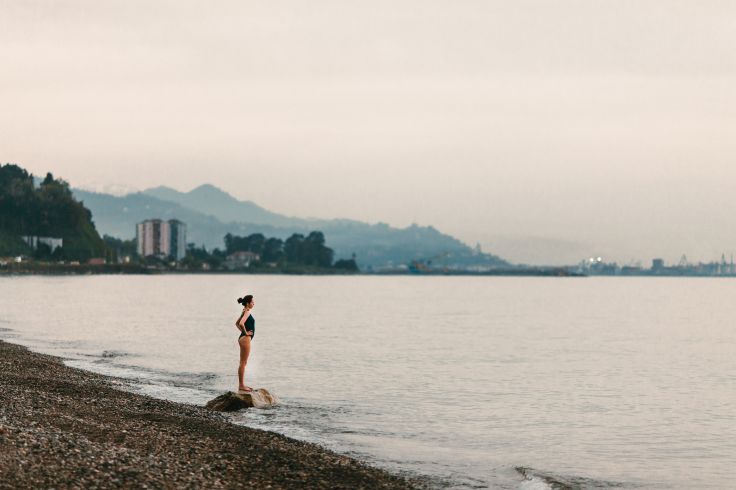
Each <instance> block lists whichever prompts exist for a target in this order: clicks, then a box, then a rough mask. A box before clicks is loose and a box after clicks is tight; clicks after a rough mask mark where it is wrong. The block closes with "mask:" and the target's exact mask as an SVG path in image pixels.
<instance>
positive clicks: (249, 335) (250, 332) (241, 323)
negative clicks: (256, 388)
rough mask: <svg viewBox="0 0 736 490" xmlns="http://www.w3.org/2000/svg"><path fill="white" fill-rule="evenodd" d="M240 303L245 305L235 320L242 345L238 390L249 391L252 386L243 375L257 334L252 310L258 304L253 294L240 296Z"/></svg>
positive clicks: (251, 389)
mask: <svg viewBox="0 0 736 490" xmlns="http://www.w3.org/2000/svg"><path fill="white" fill-rule="evenodd" d="M238 303H240V304H241V305H243V312H242V313H241V314H240V318H238V320H237V321H236V322H235V326H236V327H238V330H240V337H238V344H239V345H240V367H239V368H238V392H244V393H247V392H249V391H253V388H251V387H250V386H245V384H244V383H243V376H244V375H245V365H246V364H248V356H249V355H250V343H251V341H252V340H253V336H254V335H255V334H256V321H255V319H254V318H253V315H251V314H250V311H251V310H252V309H253V307H254V306H255V305H256V302H255V300H254V299H253V295H252V294H248V295H245V296H244V297H242V298H238Z"/></svg>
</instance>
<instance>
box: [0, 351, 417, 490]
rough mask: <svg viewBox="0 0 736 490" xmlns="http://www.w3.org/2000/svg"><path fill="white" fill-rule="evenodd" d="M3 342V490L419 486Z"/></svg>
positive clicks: (0, 414) (0, 436) (0, 480)
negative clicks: (49, 489)
mask: <svg viewBox="0 0 736 490" xmlns="http://www.w3.org/2000/svg"><path fill="white" fill-rule="evenodd" d="M123 385H124V381H123V380H118V379H115V378H110V377H106V376H101V375H98V374H94V373H90V372H87V371H82V370H79V369H75V368H70V367H67V366H65V365H64V364H63V363H62V362H61V359H59V358H57V357H53V356H47V355H42V354H36V353H33V352H30V351H29V350H28V349H26V348H25V347H22V346H18V345H14V344H9V343H7V342H3V341H0V489H11V488H12V489H16V488H118V487H125V488H131V487H135V488H259V489H260V488H301V487H306V488H422V487H424V486H425V485H424V484H423V483H422V482H419V481H411V480H407V479H403V478H401V477H398V476H395V475H392V474H389V473H387V472H385V471H382V470H379V469H376V468H372V467H369V466H366V465H364V464H362V463H360V462H358V461H356V460H354V459H352V458H349V457H346V456H340V455H338V454H335V453H333V452H331V451H328V450H326V449H324V448H321V447H319V446H317V445H314V444H309V443H305V442H300V441H296V440H293V439H289V438H287V437H284V436H281V435H278V434H275V433H272V432H266V431H260V430H255V429H249V428H247V427H242V426H236V425H233V424H230V423H229V422H228V421H227V418H226V416H224V415H221V414H219V413H215V412H210V411H208V410H205V409H204V408H202V407H198V406H194V405H185V404H180V403H173V402H167V401H162V400H157V399H154V398H150V397H147V396H143V395H138V394H135V393H130V392H128V391H123V390H121V389H120V388H121V387H122V386H123Z"/></svg>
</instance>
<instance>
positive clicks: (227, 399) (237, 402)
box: [205, 388, 279, 412]
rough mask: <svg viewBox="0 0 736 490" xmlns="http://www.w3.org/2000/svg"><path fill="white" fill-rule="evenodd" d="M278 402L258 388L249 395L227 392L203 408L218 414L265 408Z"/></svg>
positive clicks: (263, 389) (265, 391) (275, 398)
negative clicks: (215, 411)
mask: <svg viewBox="0 0 736 490" xmlns="http://www.w3.org/2000/svg"><path fill="white" fill-rule="evenodd" d="M278 402H279V400H278V398H277V397H276V396H275V395H272V394H271V393H269V392H268V390H267V389H266V388H258V389H257V390H253V391H251V392H249V393H235V392H233V391H228V392H227V393H225V394H223V395H220V396H218V397H217V398H215V399H214V400H210V401H208V402H207V405H205V407H207V408H209V409H210V410H217V411H219V412H234V411H235V410H240V409H241V408H251V407H253V408H267V407H272V406H274V405H276V404H277V403H278Z"/></svg>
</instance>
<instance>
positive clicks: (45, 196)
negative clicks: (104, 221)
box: [0, 164, 106, 260]
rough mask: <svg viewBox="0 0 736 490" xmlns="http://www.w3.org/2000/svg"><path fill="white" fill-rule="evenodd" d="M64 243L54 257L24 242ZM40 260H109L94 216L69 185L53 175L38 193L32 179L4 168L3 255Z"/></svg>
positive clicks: (0, 197) (0, 194) (0, 184)
mask: <svg viewBox="0 0 736 490" xmlns="http://www.w3.org/2000/svg"><path fill="white" fill-rule="evenodd" d="M28 235H30V236H42V237H53V238H61V239H63V246H62V247H61V248H56V249H55V250H54V251H53V252H52V250H51V248H50V247H49V246H48V245H45V244H39V245H38V247H37V249H36V250H35V251H32V250H31V248H30V247H29V246H28V245H27V244H26V243H25V242H24V240H23V238H22V237H24V236H28ZM30 253H32V254H33V255H34V257H35V258H37V259H53V260H87V259H90V258H92V257H104V256H105V254H106V247H105V244H104V243H103V241H102V239H101V238H100V235H99V234H98V233H97V230H96V229H95V226H94V224H93V223H92V213H91V212H90V211H89V209H87V208H85V207H84V205H83V204H82V203H81V202H79V201H77V200H76V199H74V197H73V195H72V192H71V190H70V189H69V184H68V183H67V182H65V181H64V180H61V179H54V176H53V175H52V174H50V173H48V174H46V178H45V179H44V180H43V181H42V182H41V184H40V186H38V187H36V186H35V185H34V181H33V175H31V174H30V173H28V172H27V171H26V170H24V169H23V168H21V167H19V166H18V165H14V164H7V165H1V166H0V255H15V254H30Z"/></svg>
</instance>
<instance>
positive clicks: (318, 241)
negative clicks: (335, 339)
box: [182, 231, 358, 271]
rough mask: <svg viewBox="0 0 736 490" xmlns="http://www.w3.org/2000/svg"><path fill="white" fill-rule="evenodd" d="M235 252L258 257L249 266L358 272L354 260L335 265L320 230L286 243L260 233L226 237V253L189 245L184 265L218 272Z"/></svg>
mask: <svg viewBox="0 0 736 490" xmlns="http://www.w3.org/2000/svg"><path fill="white" fill-rule="evenodd" d="M236 252H251V253H253V254H255V256H257V259H255V258H254V260H253V263H252V264H249V267H256V268H258V267H268V268H274V267H277V268H279V269H288V268H293V267H297V268H299V267H306V268H315V269H325V268H336V269H342V270H346V271H357V270H358V266H357V264H356V262H355V258H350V259H342V260H338V261H337V262H335V263H334V264H333V258H334V255H335V254H334V252H333V250H332V249H331V248H329V247H327V246H326V245H325V236H324V234H323V233H322V232H321V231H313V232H311V233H309V234H308V235H307V236H304V235H302V234H300V233H294V234H293V235H291V236H290V237H289V238H287V239H286V240H282V239H280V238H273V237H271V238H267V237H266V236H264V235H263V234H261V233H254V234H252V235H248V236H242V237H241V236H236V235H232V234H230V233H228V234H227V235H225V250H220V249H218V248H216V249H214V250H213V251H212V252H208V251H207V250H206V249H205V248H204V247H197V246H195V245H194V244H191V243H190V244H189V246H188V248H187V257H186V258H185V259H184V260H183V261H182V263H183V265H190V266H194V267H197V265H199V264H202V263H206V264H208V265H209V266H210V267H211V268H213V269H219V268H222V267H224V266H227V265H228V261H227V258H228V257H229V256H231V255H232V254H234V253H236Z"/></svg>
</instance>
